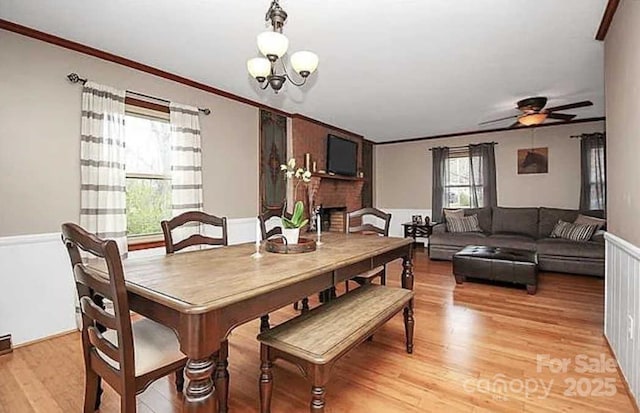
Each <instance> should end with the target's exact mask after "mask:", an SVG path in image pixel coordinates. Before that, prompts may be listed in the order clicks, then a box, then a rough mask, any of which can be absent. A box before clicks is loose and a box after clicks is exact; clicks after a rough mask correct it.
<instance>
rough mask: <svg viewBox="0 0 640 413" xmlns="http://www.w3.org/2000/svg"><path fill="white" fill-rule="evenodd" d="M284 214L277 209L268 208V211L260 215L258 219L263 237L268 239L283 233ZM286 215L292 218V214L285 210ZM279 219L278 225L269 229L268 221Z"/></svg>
mask: <svg viewBox="0 0 640 413" xmlns="http://www.w3.org/2000/svg"><path fill="white" fill-rule="evenodd" d="M281 216H282V214H281V212H280V211H277V210H268V211H267V212H265V213H263V214H260V215H258V220H260V232H261V234H262V239H263V240H266V239H269V238H271V237H272V236H274V235H279V234H282V220H281V218H280V217H281ZM284 216H285V217H287V218H291V214H288V213H286V212H285V214H284ZM271 220H273V221H276V220H277V221H278V225H275V226H273V227H272V228H271V229H270V230H268V231H267V222H269V221H271Z"/></svg>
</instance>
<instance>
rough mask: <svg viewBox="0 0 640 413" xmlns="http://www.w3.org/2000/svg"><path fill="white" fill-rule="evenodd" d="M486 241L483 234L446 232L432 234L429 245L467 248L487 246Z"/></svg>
mask: <svg viewBox="0 0 640 413" xmlns="http://www.w3.org/2000/svg"><path fill="white" fill-rule="evenodd" d="M486 239H487V236H486V235H484V234H483V233H481V232H460V233H452V232H444V233H437V234H432V235H431V237H429V244H431V245H451V246H454V247H466V246H467V245H485V244H484V243H485V242H486Z"/></svg>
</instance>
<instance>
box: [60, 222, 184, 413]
mask: <svg viewBox="0 0 640 413" xmlns="http://www.w3.org/2000/svg"><path fill="white" fill-rule="evenodd" d="M62 240H63V242H64V244H65V246H66V248H67V252H68V253H69V258H70V259H71V266H72V269H73V275H74V278H75V284H76V289H77V291H78V298H79V301H80V311H81V313H82V350H83V354H84V364H85V394H84V413H89V412H94V411H95V410H96V409H98V408H99V406H100V396H101V393H102V390H101V380H102V379H104V380H105V381H106V382H107V383H108V384H109V385H110V386H111V387H112V388H113V389H114V390H115V391H116V392H117V393H118V394H120V411H121V412H123V413H134V412H135V411H136V395H137V394H139V393H141V392H143V391H144V390H145V389H146V388H147V387H148V386H149V385H150V384H151V383H152V382H153V381H155V380H157V379H159V378H161V377H164V376H166V375H168V374H171V373H173V372H176V388H177V390H178V391H180V392H181V391H182V388H183V386H184V375H183V374H184V371H183V369H184V366H185V364H186V357H185V355H184V354H182V353H181V352H180V343H179V342H178V338H177V336H176V334H175V332H174V331H173V330H171V329H170V328H167V327H165V326H163V325H161V324H158V323H156V322H154V321H151V320H149V319H146V318H139V319H137V320H136V321H134V322H132V321H131V316H130V313H129V302H128V298H127V289H126V286H125V280H124V271H123V269H122V260H121V258H120V251H119V249H118V245H117V244H116V242H115V241H113V240H102V239H100V238H98V237H96V236H95V235H93V234H90V233H88V232H87V231H85V230H84V229H82V228H81V227H79V226H78V225H76V224H70V223H67V224H63V225H62ZM80 250H83V251H86V252H87V253H89V254H91V255H93V256H95V257H96V258H101V259H103V260H104V264H105V265H106V272H104V271H102V270H100V269H97V268H93V267H91V266H89V265H87V264H85V263H83V260H82V257H81V255H80ZM103 300H110V301H111V302H113V312H111V311H107V310H105V308H104V306H103Z"/></svg>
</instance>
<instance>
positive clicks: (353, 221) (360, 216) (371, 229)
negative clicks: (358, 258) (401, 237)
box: [345, 208, 391, 292]
mask: <svg viewBox="0 0 640 413" xmlns="http://www.w3.org/2000/svg"><path fill="white" fill-rule="evenodd" d="M366 217H374V218H377V219H375V221H378V220H382V221H383V222H384V224H383V225H382V227H379V226H376V225H374V224H372V223H370V222H366V223H365V218H366ZM378 222H379V221H378ZM390 224H391V214H387V213H386V212H384V211H381V210H379V209H377V208H362V209H359V210H357V211H353V212H350V213H348V214H347V232H348V233H350V234H353V233H361V234H373V235H378V236H384V237H388V236H389V225H390ZM378 277H379V278H380V284H382V285H385V284H386V283H387V277H386V266H384V265H381V266H379V267H376V268H374V269H372V270H369V271H367V272H365V273H363V274H360V275H358V276H356V277H354V278H352V279H351V280H353V281H355V282H357V283H358V284H360V285H362V284H371V282H372V281H373V280H374V279H376V278H378ZM351 280H347V281H345V289H346V291H347V292H349V281H351Z"/></svg>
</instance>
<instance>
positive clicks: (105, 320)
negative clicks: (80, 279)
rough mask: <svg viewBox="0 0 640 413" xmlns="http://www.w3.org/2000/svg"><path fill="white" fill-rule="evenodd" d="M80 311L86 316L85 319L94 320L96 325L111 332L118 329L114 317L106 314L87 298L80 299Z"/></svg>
mask: <svg viewBox="0 0 640 413" xmlns="http://www.w3.org/2000/svg"><path fill="white" fill-rule="evenodd" d="M80 309H81V310H82V312H83V313H84V314H86V315H87V317H89V318H91V319H92V320H95V321H96V322H97V323H99V324H100V325H102V326H104V327H105V328H108V329H111V330H117V329H118V322H117V320H116V318H115V316H113V315H112V314H109V313H108V312H106V311H105V310H104V309H102V308H101V307H100V306H98V305H97V304H96V303H95V302H94V301H93V300H91V299H90V298H89V297H86V296H85V297H82V298H81V299H80Z"/></svg>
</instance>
